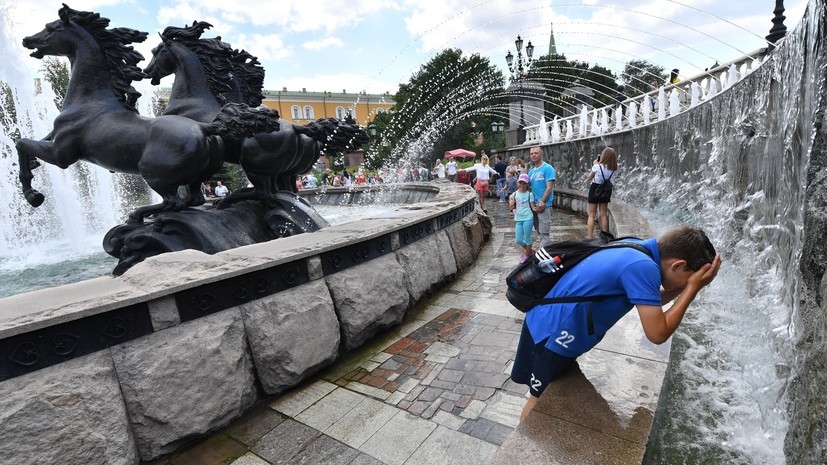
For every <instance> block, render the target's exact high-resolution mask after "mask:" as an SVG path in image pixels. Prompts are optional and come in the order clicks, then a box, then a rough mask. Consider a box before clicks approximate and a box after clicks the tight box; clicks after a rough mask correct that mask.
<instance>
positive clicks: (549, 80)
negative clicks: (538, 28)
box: [526, 54, 617, 119]
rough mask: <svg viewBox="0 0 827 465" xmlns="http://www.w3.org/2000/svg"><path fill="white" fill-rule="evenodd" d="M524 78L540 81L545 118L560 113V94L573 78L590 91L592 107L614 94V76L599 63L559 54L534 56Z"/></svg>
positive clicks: (609, 101)
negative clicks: (542, 87) (543, 92)
mask: <svg viewBox="0 0 827 465" xmlns="http://www.w3.org/2000/svg"><path fill="white" fill-rule="evenodd" d="M526 77H527V78H528V79H531V80H534V81H537V82H540V83H541V84H542V85H543V86H544V87H545V89H546V91H545V110H546V119H551V118H553V117H554V116H555V115H557V116H563V115H564V113H563V106H564V105H563V99H562V98H561V96H562V94H563V92H564V91H565V90H566V89H568V88H569V87H572V86H574V85H575V83H576V82H577V81H579V82H580V84H581V85H583V86H585V87H588V88H590V89H592V90H593V91H594V102H593V105H594V106H595V107H599V106H603V105H608V104H610V103H612V102H614V98H615V95H617V82H616V76H615V74H614V73H613V72H612V71H611V70H610V69H608V68H606V67H604V66H601V65H596V64H595V65H590V64H589V63H587V62H584V61H578V60H568V59H567V58H566V56H565V55H561V54H552V55H544V56H542V57H540V58H538V59H537V60H535V61H534V62H533V63H532V64H531V67H530V68H529V70H528V73H527V74H526Z"/></svg>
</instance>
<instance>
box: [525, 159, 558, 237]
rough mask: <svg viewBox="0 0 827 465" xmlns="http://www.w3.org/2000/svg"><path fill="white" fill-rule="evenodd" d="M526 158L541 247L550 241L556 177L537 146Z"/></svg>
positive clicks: (535, 223)
mask: <svg viewBox="0 0 827 465" xmlns="http://www.w3.org/2000/svg"><path fill="white" fill-rule="evenodd" d="M528 156H529V162H530V164H531V169H530V170H529V171H528V177H529V178H530V179H531V192H533V193H534V199H535V202H536V203H537V208H536V209H535V213H536V215H537V221H535V222H534V225H535V226H536V227H537V232H538V233H540V239H539V241H538V242H539V243H540V246H543V245H545V244H547V243H549V242H550V241H551V201H552V200H553V199H554V180H555V179H556V175H555V172H554V168H553V167H552V166H551V165H549V164H548V163H546V162H544V161H543V150H542V149H541V148H540V147H539V146H536V147H531V149H530V150H529V152H528Z"/></svg>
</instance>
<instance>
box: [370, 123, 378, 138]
mask: <svg viewBox="0 0 827 465" xmlns="http://www.w3.org/2000/svg"><path fill="white" fill-rule="evenodd" d="M377 132H378V128H377V127H376V124H374V123H370V124H368V134H370V137H371V138H373V137H376V133H377Z"/></svg>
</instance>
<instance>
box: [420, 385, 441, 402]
mask: <svg viewBox="0 0 827 465" xmlns="http://www.w3.org/2000/svg"><path fill="white" fill-rule="evenodd" d="M443 392H444V390H443V389H438V388H434V387H428V388H425V390H424V391H422V394H420V395H419V397H418V399H419V400H421V401H425V402H433V401H434V400H436V398H437V397H439V395H440V394H442V393H443Z"/></svg>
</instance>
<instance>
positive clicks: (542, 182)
mask: <svg viewBox="0 0 827 465" xmlns="http://www.w3.org/2000/svg"><path fill="white" fill-rule="evenodd" d="M528 177H529V179H531V192H533V193H534V198H535V199H537V202H539V201H540V199H542V198H543V194H545V193H546V181H554V180H555V172H554V168H553V167H552V166H551V165H549V164H548V163H546V162H543V164H542V165H540V167H539V168H531V169H530V170H528ZM553 199H554V188H552V190H551V194H549V196H548V201H546V206H547V207H548V206H551V201H552V200H553Z"/></svg>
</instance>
